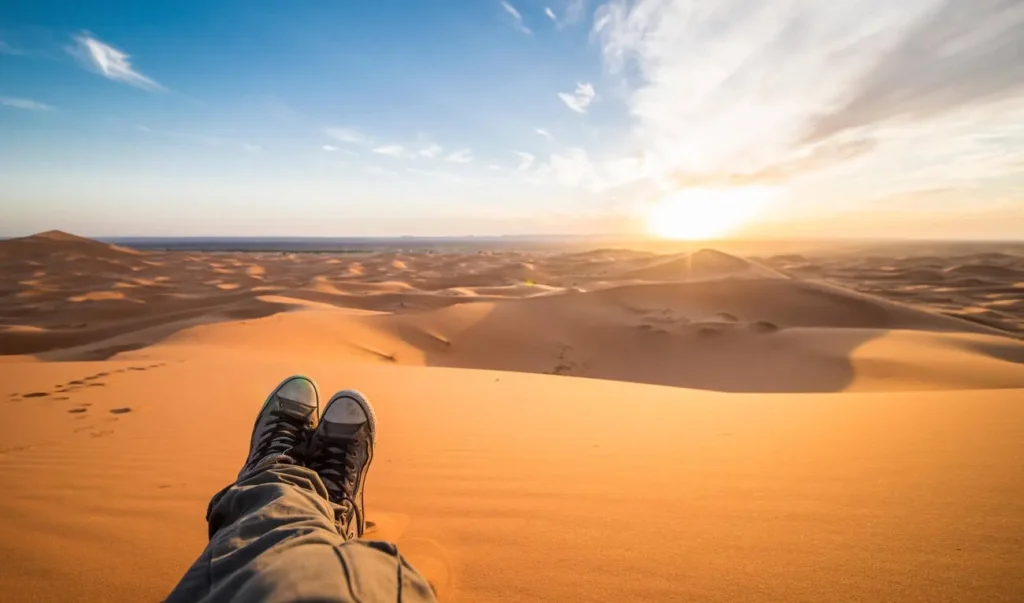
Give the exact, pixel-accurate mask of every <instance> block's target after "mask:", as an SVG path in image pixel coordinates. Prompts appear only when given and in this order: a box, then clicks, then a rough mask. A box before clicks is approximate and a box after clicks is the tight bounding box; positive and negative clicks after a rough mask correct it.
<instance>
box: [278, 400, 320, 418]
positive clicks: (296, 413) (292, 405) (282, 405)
mask: <svg viewBox="0 0 1024 603" xmlns="http://www.w3.org/2000/svg"><path fill="white" fill-rule="evenodd" d="M277 407H278V408H279V409H281V412H283V413H285V414H288V415H291V416H293V417H295V418H297V419H305V418H307V417H309V413H310V412H311V411H312V410H313V409H312V408H310V407H309V406H307V405H306V404H303V403H302V402H296V401H295V400H289V399H288V398H282V397H281V396H278V397H277Z"/></svg>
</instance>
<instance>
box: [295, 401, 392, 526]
mask: <svg viewBox="0 0 1024 603" xmlns="http://www.w3.org/2000/svg"><path fill="white" fill-rule="evenodd" d="M376 438H377V426H376V418H375V417H374V415H373V407H372V406H370V402H369V401H368V400H367V399H366V398H365V397H364V396H363V395H362V394H360V393H359V392H357V391H355V390H350V389H347V390H344V391H340V392H338V393H336V394H334V396H333V397H332V398H331V401H330V402H328V403H327V406H325V407H324V414H323V417H322V418H321V419H320V425H318V426H317V428H316V431H314V432H313V436H312V437H311V438H310V441H309V457H308V461H307V466H308V467H309V468H310V469H312V470H314V471H316V472H317V474H318V475H320V479H321V480H322V481H323V482H324V486H326V487H327V493H328V495H329V496H328V499H329V500H330V501H331V502H332V503H334V504H335V505H338V507H339V508H340V510H337V511H336V515H335V521H336V523H337V525H338V533H339V534H341V535H342V536H344V537H345V539H346V540H351V539H353V538H359V537H361V536H362V535H363V532H364V531H365V529H366V517H365V511H364V507H363V486H364V485H365V483H366V472H367V471H368V470H369V469H370V461H372V460H373V444H374V442H375V440H376Z"/></svg>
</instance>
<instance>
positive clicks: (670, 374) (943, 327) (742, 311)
mask: <svg viewBox="0 0 1024 603" xmlns="http://www.w3.org/2000/svg"><path fill="white" fill-rule="evenodd" d="M275 300H277V301H278V302H279V303H287V299H279V298H275ZM294 304H295V305H294V309H295V310H296V311H294V312H290V313H287V314H284V315H279V316H275V317H273V319H272V320H271V319H264V320H257V321H251V322H250V323H248V324H244V325H242V324H238V323H223V324H211V325H204V326H201V327H196V328H189V329H187V330H184V331H182V332H179V333H176V334H174V335H172V336H169V337H168V338H166V340H164V341H161V342H160V343H158V344H156V345H155V346H154V347H153V348H151V349H150V350H149V351H150V352H152V353H159V354H162V355H165V356H171V357H181V358H187V357H189V356H190V355H191V354H192V350H194V349H197V348H199V349H204V350H205V349H210V348H217V347H225V348H230V349H232V350H235V351H237V352H238V353H244V354H250V355H253V356H254V357H267V356H270V357H273V356H275V355H279V354H282V353H286V354H288V355H289V356H290V357H293V358H302V357H308V358H311V359H312V358H324V357H334V358H338V359H348V360H357V361H366V362H387V363H396V364H409V365H428V366H445V367H457V368H477V369H497V370H508V371H519V372H532V373H547V374H556V375H572V376H582V377H594V378H601V379H614V380H622V381H634V382H641V383H652V384H660V385H673V386H680V387H689V388H699V389H712V390H718V391H737V392H742V391H748V392H749V391H776V392H799V391H808V392H809V391H815V392H823V391H844V390H872V391H891V390H904V389H957V388H962V389H971V388H987V387H993V388H998V387H1020V386H1024V366H1022V364H1021V363H1024V345H1021V344H1020V343H1018V342H1015V341H1013V340H1011V339H1007V338H1005V337H1001V336H999V335H998V334H997V332H996V331H993V330H991V329H986V328H985V327H982V326H979V325H974V324H972V323H968V322H963V321H960V320H956V319H953V318H949V317H946V316H941V315H938V314H931V313H927V312H923V311H920V310H915V309H913V308H908V307H904V306H901V305H899V304H895V303H892V302H887V301H885V300H879V299H873V298H870V297H868V296H864V295H858V294H851V293H848V292H846V291H844V290H841V289H837V288H834V287H829V286H827V285H823V284H814V283H803V282H800V281H794V280H789V279H764V280H757V279H736V280H722V281H703V282H694V283H673V284H650V285H632V286H625V287H620V288H613V289H605V290H599V291H593V292H589V293H577V294H561V295H550V296H541V297H533V298H526V299H517V300H511V299H505V300H498V301H490V302H480V301H477V302H470V303H462V304H454V305H450V306H447V307H444V308H437V309H433V310H425V311H417V312H405V313H380V312H371V313H360V314H353V313H352V312H351V311H349V310H343V309H336V308H331V307H329V306H327V307H324V306H308V305H302V304H301V303H299V300H295V301H294ZM154 343H156V342H154Z"/></svg>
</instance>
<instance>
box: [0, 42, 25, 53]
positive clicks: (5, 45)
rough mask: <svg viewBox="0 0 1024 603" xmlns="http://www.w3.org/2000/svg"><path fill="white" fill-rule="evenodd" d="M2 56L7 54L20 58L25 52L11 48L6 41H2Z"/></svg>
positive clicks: (0, 49) (0, 48)
mask: <svg viewBox="0 0 1024 603" xmlns="http://www.w3.org/2000/svg"><path fill="white" fill-rule="evenodd" d="M0 54H6V55H11V56H18V55H22V54H25V52H24V51H23V50H20V49H18V48H15V47H13V46H11V45H10V44H8V43H7V42H6V41H4V40H0Z"/></svg>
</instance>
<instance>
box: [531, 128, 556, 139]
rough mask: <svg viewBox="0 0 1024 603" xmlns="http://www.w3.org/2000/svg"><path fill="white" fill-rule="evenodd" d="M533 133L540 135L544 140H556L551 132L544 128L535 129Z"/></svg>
mask: <svg viewBox="0 0 1024 603" xmlns="http://www.w3.org/2000/svg"><path fill="white" fill-rule="evenodd" d="M533 131H534V132H536V133H537V134H540V135H541V136H543V137H544V138H547V139H548V140H554V139H555V137H554V136H552V135H551V132H548V131H547V130H545V129H544V128H535V129H534V130H533Z"/></svg>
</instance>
